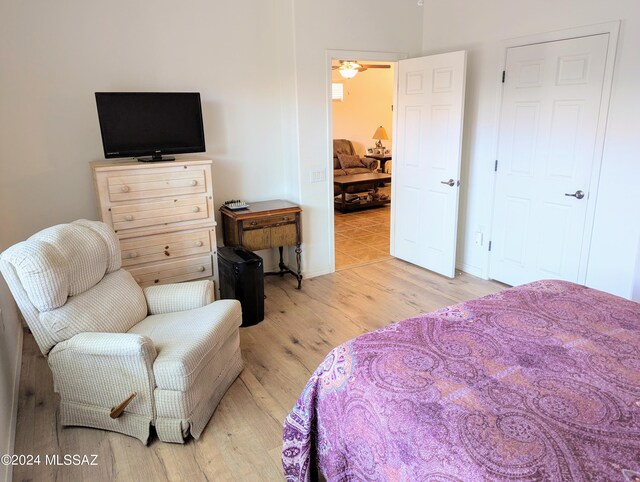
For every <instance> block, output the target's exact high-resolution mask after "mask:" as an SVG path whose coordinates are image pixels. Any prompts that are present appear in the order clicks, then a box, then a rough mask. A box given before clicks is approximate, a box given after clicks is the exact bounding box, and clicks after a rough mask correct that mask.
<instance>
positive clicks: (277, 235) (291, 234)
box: [220, 199, 302, 289]
mask: <svg viewBox="0 0 640 482" xmlns="http://www.w3.org/2000/svg"><path fill="white" fill-rule="evenodd" d="M220 213H221V214H222V228H223V234H224V244H225V246H244V247H245V248H247V249H249V250H251V251H258V250H261V249H269V248H278V251H279V252H280V262H279V263H278V268H279V271H271V272H267V273H265V276H269V275H279V276H284V275H285V274H292V275H293V276H295V278H296V279H297V281H298V286H297V289H300V288H301V286H302V271H301V269H300V256H301V253H302V248H301V247H300V245H301V244H302V226H301V223H300V214H301V213H302V209H301V208H300V206H298V205H296V204H293V203H291V202H289V201H283V200H280V199H278V200H273V201H262V202H255V203H249V207H248V208H246V209H239V210H232V209H229V208H228V207H226V206H222V207H221V208H220ZM284 246H295V247H296V264H297V271H293V270H291V269H290V268H289V267H288V266H287V265H286V264H284V261H283V259H282V252H283V247H284Z"/></svg>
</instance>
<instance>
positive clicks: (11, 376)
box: [0, 276, 22, 481]
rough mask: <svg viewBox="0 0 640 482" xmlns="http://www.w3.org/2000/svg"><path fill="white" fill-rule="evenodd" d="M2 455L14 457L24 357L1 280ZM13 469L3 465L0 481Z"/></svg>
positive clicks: (15, 319)
mask: <svg viewBox="0 0 640 482" xmlns="http://www.w3.org/2000/svg"><path fill="white" fill-rule="evenodd" d="M0 306H3V307H4V308H0V455H2V454H9V453H13V443H14V437H13V433H14V431H15V423H16V413H17V410H18V382H19V379H20V362H21V354H22V326H21V325H20V323H19V321H18V313H17V311H16V308H15V305H14V304H13V300H12V298H11V295H10V294H9V289H8V288H7V286H6V284H5V283H4V280H3V279H2V277H1V276H0ZM11 474H12V468H11V466H5V465H3V464H0V481H4V480H7V481H9V480H11Z"/></svg>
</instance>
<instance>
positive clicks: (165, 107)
mask: <svg viewBox="0 0 640 482" xmlns="http://www.w3.org/2000/svg"><path fill="white" fill-rule="evenodd" d="M96 104H97V107H98V119H99V121H100V132H101V134H102V146H103V148H104V156H105V158H107V159H112V158H118V157H136V158H138V160H139V161H172V160H174V159H175V158H173V157H163V156H164V155H165V154H184V153H189V152H204V151H205V143H204V126H203V124H202V107H201V105H200V94H199V93H198V92H96ZM144 156H150V157H144Z"/></svg>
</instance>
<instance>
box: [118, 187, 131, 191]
mask: <svg viewBox="0 0 640 482" xmlns="http://www.w3.org/2000/svg"><path fill="white" fill-rule="evenodd" d="M120 190H121V191H122V192H129V186H122V187H121V188H120Z"/></svg>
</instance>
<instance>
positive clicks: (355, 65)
mask: <svg viewBox="0 0 640 482" xmlns="http://www.w3.org/2000/svg"><path fill="white" fill-rule="evenodd" d="M390 67H391V66H390V65H386V64H361V63H360V62H358V61H357V60H341V61H340V65H334V66H333V67H331V69H332V70H337V71H338V72H339V73H340V75H342V76H343V77H344V78H345V79H351V78H353V77H355V76H356V74H357V73H358V72H364V71H365V70H367V69H388V68H390Z"/></svg>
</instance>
